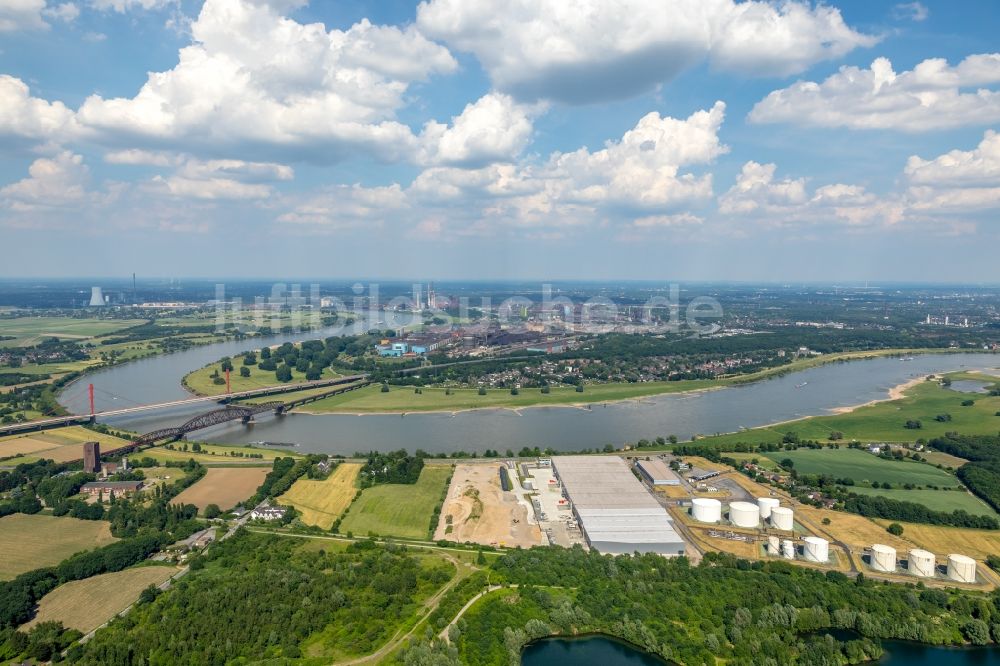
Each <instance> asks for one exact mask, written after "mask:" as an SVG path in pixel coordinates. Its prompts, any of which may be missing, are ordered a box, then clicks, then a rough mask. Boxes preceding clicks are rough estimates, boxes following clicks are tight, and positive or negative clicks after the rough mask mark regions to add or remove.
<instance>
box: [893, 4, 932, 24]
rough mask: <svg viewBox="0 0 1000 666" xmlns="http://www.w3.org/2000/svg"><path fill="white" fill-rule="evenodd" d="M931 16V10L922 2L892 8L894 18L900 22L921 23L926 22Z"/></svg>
mask: <svg viewBox="0 0 1000 666" xmlns="http://www.w3.org/2000/svg"><path fill="white" fill-rule="evenodd" d="M930 15H931V12H930V10H929V9H927V7H926V5H924V4H923V3H922V2H901V3H899V4H898V5H896V6H895V7H893V8H892V16H893V18H895V19H900V20H902V19H907V20H910V21H917V22H920V21H926V20H927V17H928V16H930Z"/></svg>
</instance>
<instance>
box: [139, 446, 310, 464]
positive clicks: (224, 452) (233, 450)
mask: <svg viewBox="0 0 1000 666" xmlns="http://www.w3.org/2000/svg"><path fill="white" fill-rule="evenodd" d="M173 446H174V448H172V449H168V448H167V447H166V446H154V447H152V448H149V449H143V450H142V452H141V453H140V454H139V455H140V456H141V457H149V458H152V459H153V460H157V461H159V462H161V463H165V462H170V461H173V462H186V461H188V460H192V459H193V460H194V461H195V462H198V463H201V464H203V465H206V466H213V465H221V466H226V467H232V466H235V465H241V466H243V465H245V466H249V467H254V466H267V467H268V468H270V467H271V461H272V460H274V459H275V458H278V457H281V458H287V457H288V456H292V457H295V456H296V455H297V454H295V453H292V452H291V451H289V450H287V449H284V448H278V447H273V448H272V447H268V448H265V447H263V446H261V447H256V446H226V445H223V444H200V445H199V446H200V447H201V451H192V450H191V444H188V450H187V451H185V450H184V448H183V447H184V443H183V442H174V444H173ZM251 455H253V456H262V457H261V458H256V457H254V458H251V457H249V456H251Z"/></svg>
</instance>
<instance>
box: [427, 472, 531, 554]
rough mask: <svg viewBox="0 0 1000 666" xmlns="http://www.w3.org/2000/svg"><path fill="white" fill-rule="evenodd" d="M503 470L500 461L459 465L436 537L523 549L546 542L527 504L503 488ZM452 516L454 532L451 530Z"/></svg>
mask: <svg viewBox="0 0 1000 666" xmlns="http://www.w3.org/2000/svg"><path fill="white" fill-rule="evenodd" d="M499 469H500V464H499V463H484V464H464V465H458V466H457V467H456V468H455V474H454V475H453V476H452V479H451V486H450V487H449V488H448V499H446V500H445V503H444V507H442V509H441V521H440V522H439V523H438V527H437V530H436V531H435V532H434V538H435V539H448V540H449V541H457V542H459V543H464V542H466V541H471V542H473V543H481V544H484V545H496V546H508V547H515V546H521V547H523V548H530V547H531V546H537V545H539V544H540V543H541V542H542V532H541V530H540V529H539V527H538V525H531V524H529V523H528V511H527V509H526V508H525V506H524V505H523V504H519V503H518V501H517V498H516V497H515V495H514V493H513V492H506V493H505V492H503V490H501V488H500V476H499ZM512 473H513V472H512ZM449 516H450V517H451V528H452V531H451V532H450V533H448V532H447V529H448V524H449V523H448V518H449ZM515 521H517V522H515Z"/></svg>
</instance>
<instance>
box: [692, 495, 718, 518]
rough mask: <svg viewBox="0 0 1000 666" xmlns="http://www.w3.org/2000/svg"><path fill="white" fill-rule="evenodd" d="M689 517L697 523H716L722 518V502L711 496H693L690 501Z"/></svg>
mask: <svg viewBox="0 0 1000 666" xmlns="http://www.w3.org/2000/svg"><path fill="white" fill-rule="evenodd" d="M691 517H692V518H694V519H695V520H697V521H698V522H699V523H717V522H719V521H720V520H722V502H720V501H719V500H717V499H712V498H711V497H695V498H694V499H693V500H692V501H691Z"/></svg>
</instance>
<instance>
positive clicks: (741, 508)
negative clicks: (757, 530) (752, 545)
mask: <svg viewBox="0 0 1000 666" xmlns="http://www.w3.org/2000/svg"><path fill="white" fill-rule="evenodd" d="M729 522H730V523H732V524H733V525H735V526H736V527H757V523H759V522H760V509H758V508H757V505H756V504H751V503H750V502H732V503H731V504H730V505H729Z"/></svg>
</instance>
